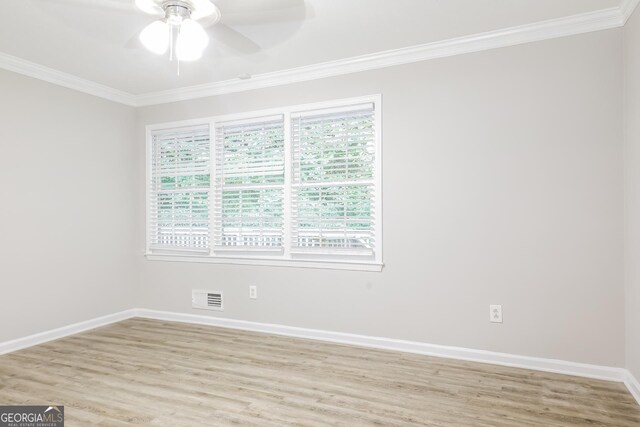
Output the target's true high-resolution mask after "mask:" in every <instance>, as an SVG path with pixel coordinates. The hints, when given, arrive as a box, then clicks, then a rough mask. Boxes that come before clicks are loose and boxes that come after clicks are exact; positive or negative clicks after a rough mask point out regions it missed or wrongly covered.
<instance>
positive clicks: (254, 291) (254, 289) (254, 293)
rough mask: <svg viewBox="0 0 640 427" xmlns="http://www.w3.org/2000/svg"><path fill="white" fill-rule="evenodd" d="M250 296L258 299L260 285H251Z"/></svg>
mask: <svg viewBox="0 0 640 427" xmlns="http://www.w3.org/2000/svg"><path fill="white" fill-rule="evenodd" d="M249 298H251V299H258V287H257V286H249Z"/></svg>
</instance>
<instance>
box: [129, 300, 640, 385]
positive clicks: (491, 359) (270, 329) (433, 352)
mask: <svg viewBox="0 0 640 427" xmlns="http://www.w3.org/2000/svg"><path fill="white" fill-rule="evenodd" d="M136 316H137V317H143V318H147V319H157V320H167V321H173V322H185V323H196V324H200V325H210V326H218V327H223V328H232V329H242V330H247V331H255V332H265V333H270V334H276V335H285V336H290V337H298V338H307V339H313V340H320V341H328V342H334V343H340V344H350V345H356V346H362V347H370V348H378V349H385V350H395V351H403V352H408V353H417V354H424V355H427V356H435V357H445V358H449V359H457V360H465V361H470V362H481V363H491V364H494V365H501V366H511V367H515V368H525V369H533V370H537V371H544V372H553V373H557V374H565V375H575V376H579V377H587V378H595V379H600V380H607V381H617V382H624V381H625V379H626V378H627V373H628V371H627V370H626V369H623V368H614V367H609V366H599V365H589V364H584V363H575V362H567V361H564V360H554V359H544V358H538V357H529V356H519V355H514V354H507V353H496V352H493V351H486V350H473V349H468V348H463V347H451V346H444V345H436V344H427V343H422V342H416V341H405V340H396V339H391V338H380V337H371V336H366V335H355V334H347V333H343V332H330V331H323V330H318V329H307V328H298V327H294V326H285V325H274V324H269V323H258V322H248V321H245V320H235V319H226V318H221V317H212V316H202V315H195V314H186V313H175V312H167V311H157V310H147V309H136Z"/></svg>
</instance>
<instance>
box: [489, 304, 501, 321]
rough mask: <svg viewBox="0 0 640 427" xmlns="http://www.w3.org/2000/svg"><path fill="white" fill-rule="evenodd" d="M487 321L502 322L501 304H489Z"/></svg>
mask: <svg viewBox="0 0 640 427" xmlns="http://www.w3.org/2000/svg"><path fill="white" fill-rule="evenodd" d="M489 321H490V322H491V323H502V306H501V305H490V306H489Z"/></svg>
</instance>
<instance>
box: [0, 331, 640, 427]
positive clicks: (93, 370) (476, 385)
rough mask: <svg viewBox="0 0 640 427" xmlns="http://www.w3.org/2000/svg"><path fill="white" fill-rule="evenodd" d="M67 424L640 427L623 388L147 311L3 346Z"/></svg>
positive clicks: (12, 376) (8, 378)
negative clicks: (174, 319) (157, 316)
mask: <svg viewBox="0 0 640 427" xmlns="http://www.w3.org/2000/svg"><path fill="white" fill-rule="evenodd" d="M50 403H52V404H53V403H55V404H64V405H65V415H66V422H67V424H66V425H68V426H96V425H101V426H112V425H113V426H116V425H132V424H139V425H156V426H205V425H230V424H236V425H257V426H270V425H275V426H282V425H305V426H306V425H347V426H356V425H434V426H510V427H512V426H520V425H532V426H533V425H535V426H569V425H610V426H640V406H638V405H637V403H635V401H634V400H633V398H632V397H631V395H630V394H629V393H628V392H627V391H626V389H625V387H624V386H623V385H622V384H618V383H611V382H606V381H595V380H588V379H584V378H577V377H569V376H562V375H555V374H546V373H541V372H534V371H528V370H523V369H515V368H505V367H498V366H491V365H485V364H477V363H467V362H458V361H452V360H446V359H440V358H432V357H425V356H420V355H412V354H403V353H396V352H391V351H382V350H370V349H362V348H356V347H349V346H343V345H334V344H326V343H321V342H317V341H308V340H301V339H294V338H286V337H278V336H273V335H265V334H258V333H251V332H240V331H235V330H231V329H220V328H213V327H208V326H194V325H187V324H181V323H170V322H160V321H152V320H143V319H132V320H127V321H124V322H121V323H118V324H115V325H111V326H107V327H104V328H100V329H96V330H93V331H90V332H86V333H83V334H79V335H75V336H72V337H68V338H64V339H61V340H58V341H53V342H50V343H47V344H43V345H39V346H36V347H32V348H29V349H26V350H22V351H18V352H15V353H12V354H8V355H4V356H0V404H50Z"/></svg>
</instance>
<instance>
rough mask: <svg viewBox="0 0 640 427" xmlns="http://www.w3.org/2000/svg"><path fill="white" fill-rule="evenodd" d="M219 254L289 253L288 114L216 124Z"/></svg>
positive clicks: (216, 197)
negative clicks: (286, 226)
mask: <svg viewBox="0 0 640 427" xmlns="http://www.w3.org/2000/svg"><path fill="white" fill-rule="evenodd" d="M215 153H216V154H215V157H216V168H215V173H216V178H215V205H214V215H215V250H219V251H222V250H263V251H265V250H267V251H270V250H276V251H282V249H283V243H284V242H283V233H284V219H283V218H284V201H283V198H284V119H283V116H282V115H279V116H273V117H267V118H257V119H250V120H243V121H236V122H228V123H219V124H218V125H216V148H215Z"/></svg>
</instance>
